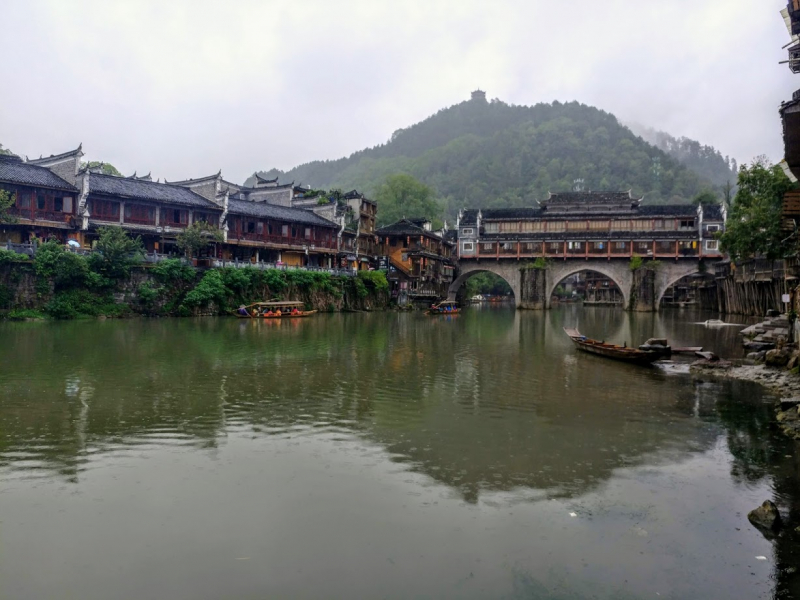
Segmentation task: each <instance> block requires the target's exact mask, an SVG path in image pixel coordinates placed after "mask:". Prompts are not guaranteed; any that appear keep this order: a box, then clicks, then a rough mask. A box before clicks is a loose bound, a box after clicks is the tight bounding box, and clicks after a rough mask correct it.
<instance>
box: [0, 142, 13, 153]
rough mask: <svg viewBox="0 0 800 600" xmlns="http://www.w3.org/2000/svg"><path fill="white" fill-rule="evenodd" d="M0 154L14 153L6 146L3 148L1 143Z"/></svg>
mask: <svg viewBox="0 0 800 600" xmlns="http://www.w3.org/2000/svg"><path fill="white" fill-rule="evenodd" d="M0 154H14V153H13V152H11V150H9V149H8V148H3V144H0Z"/></svg>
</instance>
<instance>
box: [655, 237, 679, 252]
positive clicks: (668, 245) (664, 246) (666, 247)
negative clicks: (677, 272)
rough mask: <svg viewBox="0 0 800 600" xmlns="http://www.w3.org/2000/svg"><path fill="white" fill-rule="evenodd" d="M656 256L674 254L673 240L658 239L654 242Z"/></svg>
mask: <svg viewBox="0 0 800 600" xmlns="http://www.w3.org/2000/svg"><path fill="white" fill-rule="evenodd" d="M656 256H675V242H673V241H669V240H658V241H657V242H656Z"/></svg>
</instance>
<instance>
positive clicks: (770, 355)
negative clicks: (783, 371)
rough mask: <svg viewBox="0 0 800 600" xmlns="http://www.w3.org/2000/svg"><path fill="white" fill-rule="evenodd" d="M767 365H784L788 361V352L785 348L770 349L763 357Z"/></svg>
mask: <svg viewBox="0 0 800 600" xmlns="http://www.w3.org/2000/svg"><path fill="white" fill-rule="evenodd" d="M764 362H766V364H767V366H768V367H785V366H786V364H787V363H788V362H789V353H788V352H787V351H786V350H783V349H781V350H770V351H769V352H767V355H766V357H765V359H764Z"/></svg>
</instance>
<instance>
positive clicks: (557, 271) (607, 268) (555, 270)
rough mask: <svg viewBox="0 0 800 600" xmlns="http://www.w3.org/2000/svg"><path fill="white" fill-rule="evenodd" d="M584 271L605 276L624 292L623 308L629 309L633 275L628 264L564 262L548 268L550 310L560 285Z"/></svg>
mask: <svg viewBox="0 0 800 600" xmlns="http://www.w3.org/2000/svg"><path fill="white" fill-rule="evenodd" d="M582 271H594V272H595V273H600V274H601V275H605V276H606V277H608V278H609V279H610V280H611V281H613V282H614V283H615V284H616V286H617V287H618V288H619V290H620V292H622V299H623V306H624V307H625V308H626V309H627V308H628V304H629V303H630V295H631V286H632V285H633V275H632V274H631V270H630V267H629V266H628V263H627V262H621V261H620V262H609V261H585V262H566V261H565V262H563V263H560V262H559V263H555V264H551V265H549V266H548V267H547V275H548V277H547V286H546V296H545V301H546V303H547V304H546V306H547V308H550V306H551V304H550V299H551V298H552V296H553V292H554V291H555V289H556V286H558V284H559V283H561V282H562V281H564V280H565V279H566V278H567V277H569V276H571V275H575V274H576V273H581V272H582Z"/></svg>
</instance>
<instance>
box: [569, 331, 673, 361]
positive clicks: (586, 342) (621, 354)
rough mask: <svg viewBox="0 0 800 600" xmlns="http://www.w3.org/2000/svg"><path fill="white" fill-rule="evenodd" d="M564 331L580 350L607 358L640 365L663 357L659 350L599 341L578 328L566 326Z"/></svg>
mask: <svg viewBox="0 0 800 600" xmlns="http://www.w3.org/2000/svg"><path fill="white" fill-rule="evenodd" d="M564 332H565V333H566V334H567V335H568V336H569V337H570V339H571V340H572V341H573V342H574V343H575V345H576V346H577V347H578V350H583V351H584V352H589V353H591V354H597V355H598V356H605V357H606V358H613V359H614V360H621V361H624V362H629V363H634V364H639V365H649V364H650V363H652V362H655V361H657V360H658V359H659V358H661V357H662V354H661V353H659V352H649V351H647V350H639V349H638V348H628V347H627V346H618V345H616V344H606V343H605V342H598V341H597V340H593V339H590V338H587V337H586V336H585V335H582V334H581V332H580V331H578V330H577V329H568V328H566V327H564Z"/></svg>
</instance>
